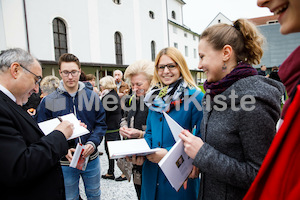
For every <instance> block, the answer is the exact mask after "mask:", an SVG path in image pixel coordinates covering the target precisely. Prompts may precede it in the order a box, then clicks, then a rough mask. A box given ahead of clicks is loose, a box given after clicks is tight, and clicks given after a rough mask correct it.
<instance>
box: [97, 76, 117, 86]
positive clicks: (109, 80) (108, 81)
mask: <svg viewBox="0 0 300 200" xmlns="http://www.w3.org/2000/svg"><path fill="white" fill-rule="evenodd" d="M100 85H101V86H102V87H103V88H104V89H115V88H117V85H116V83H115V79H114V78H113V77H112V76H105V77H103V78H101V79H100Z"/></svg>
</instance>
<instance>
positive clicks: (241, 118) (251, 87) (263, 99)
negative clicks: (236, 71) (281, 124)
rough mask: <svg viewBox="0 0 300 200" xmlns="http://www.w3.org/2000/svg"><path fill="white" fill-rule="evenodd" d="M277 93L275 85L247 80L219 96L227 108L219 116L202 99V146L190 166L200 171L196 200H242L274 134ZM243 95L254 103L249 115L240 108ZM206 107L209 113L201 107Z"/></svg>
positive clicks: (279, 91) (280, 87) (279, 88)
mask: <svg viewBox="0 0 300 200" xmlns="http://www.w3.org/2000/svg"><path fill="white" fill-rule="evenodd" d="M232 91H234V92H235V95H237V98H235V101H234V102H233V101H232V99H231V98H229V96H230V95H231V94H232ZM283 92H284V87H283V85H282V84H281V83H280V82H278V81H274V80H272V79H269V78H266V77H262V76H251V77H247V78H243V79H241V80H239V81H237V82H235V83H234V84H233V85H231V86H230V87H229V88H228V89H227V90H225V91H224V92H223V93H221V95H223V96H224V97H225V98H226V99H225V100H224V99H223V100H222V102H223V104H225V105H226V106H227V109H225V110H224V111H218V110H217V109H215V108H216V107H213V106H216V105H215V103H214V102H211V101H208V98H207V96H205V97H204V98H203V103H202V104H203V105H204V109H203V120H202V123H201V134H202V138H203V141H204V145H203V146H202V147H201V148H200V150H199V152H198V153H197V155H196V157H195V159H194V163H193V164H194V165H195V166H196V167H198V168H199V169H200V171H201V186H200V193H199V198H198V199H201V200H203V199H204V200H206V199H214V200H221V199H222V200H223V199H228V200H238V199H242V198H243V197H244V195H245V194H246V192H247V190H248V189H249V187H250V185H251V183H252V182H253V180H254V178H255V176H256V174H257V172H258V170H259V168H260V166H261V164H262V161H263V159H264V157H265V155H266V153H267V151H268V149H269V146H270V144H271V142H272V140H273V137H274V135H275V133H276V123H277V121H278V119H279V116H280V110H281V107H280V98H281V96H282V94H283ZM245 95H251V96H253V97H254V98H255V101H256V102H255V104H251V107H252V106H254V107H253V108H254V109H253V110H252V111H245V110H244V109H242V107H241V105H242V104H241V99H242V98H243V97H244V96H245ZM232 96H233V95H232ZM247 101H249V99H248V100H247ZM208 103H211V108H213V109H209V108H207V107H205V106H207V105H208ZM233 103H234V104H233ZM244 105H245V104H244ZM248 105H249V104H248ZM222 107H223V108H224V106H222ZM246 107H247V108H249V106H246Z"/></svg>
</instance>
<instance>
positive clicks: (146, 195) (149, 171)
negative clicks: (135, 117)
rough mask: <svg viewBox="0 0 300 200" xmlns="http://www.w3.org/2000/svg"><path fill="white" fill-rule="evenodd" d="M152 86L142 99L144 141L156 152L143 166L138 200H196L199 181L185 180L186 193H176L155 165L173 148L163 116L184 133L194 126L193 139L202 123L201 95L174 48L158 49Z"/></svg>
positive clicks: (169, 132)
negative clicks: (144, 128)
mask: <svg viewBox="0 0 300 200" xmlns="http://www.w3.org/2000/svg"><path fill="white" fill-rule="evenodd" d="M155 67H156V68H155V71H154V78H153V84H154V85H155V87H153V88H152V90H151V91H149V92H148V93H147V95H146V97H145V99H144V101H145V104H146V105H147V106H148V107H149V114H148V117H147V129H146V134H145V136H144V137H145V139H146V141H147V142H148V144H149V146H150V147H151V148H161V150H160V151H158V152H156V153H154V154H151V155H148V156H147V159H146V160H145V162H144V165H143V174H142V176H143V180H142V197H141V199H142V200H154V199H156V200H160V199H172V200H176V199H189V200H193V199H197V196H198V189H199V177H197V178H195V179H188V182H187V189H184V188H183V187H182V188H181V189H180V190H179V191H178V192H177V191H176V190H175V189H174V188H173V187H172V186H171V185H170V183H169V181H168V179H167V178H166V177H165V175H164V173H163V172H162V171H161V169H160V168H159V166H158V162H159V161H160V160H161V159H162V158H163V157H164V156H165V155H166V154H167V153H168V151H169V150H170V149H171V148H172V146H173V145H174V144H175V139H174V137H173V135H172V133H171V130H170V128H169V126H168V124H167V121H166V119H165V118H164V116H163V113H162V112H163V111H165V112H167V113H168V114H169V115H170V117H172V118H173V119H174V120H175V121H176V122H178V123H179V124H180V125H181V126H182V127H183V128H184V129H187V130H190V131H191V130H192V129H193V127H194V126H195V125H196V127H197V134H196V135H197V136H200V132H199V128H200V122H201V119H202V108H201V104H200V102H201V99H202V97H203V93H202V92H201V91H200V90H199V89H197V86H196V85H195V83H194V80H193V78H192V76H191V73H190V71H189V69H188V67H187V64H186V62H185V60H184V57H183V56H182V54H181V53H180V51H179V50H178V49H176V48H172V47H169V48H165V49H162V50H161V51H160V52H159V54H158V55H157V57H156V60H155Z"/></svg>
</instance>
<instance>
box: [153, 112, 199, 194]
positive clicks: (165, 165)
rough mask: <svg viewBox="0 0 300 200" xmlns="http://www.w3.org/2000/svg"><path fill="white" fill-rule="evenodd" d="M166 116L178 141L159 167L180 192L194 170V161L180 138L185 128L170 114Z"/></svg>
mask: <svg viewBox="0 0 300 200" xmlns="http://www.w3.org/2000/svg"><path fill="white" fill-rule="evenodd" d="M164 115H165V118H166V120H167V123H168V125H169V127H170V129H171V131H172V134H173V136H174V135H177V138H178V140H177V142H176V143H175V144H174V146H173V147H172V148H171V149H170V151H169V152H168V153H167V154H166V155H165V156H164V157H163V159H161V160H160V162H159V163H158V165H159V167H160V168H161V170H162V171H163V172H164V174H165V176H166V177H167V179H168V180H169V182H170V184H171V185H172V187H173V188H174V189H175V190H176V191H178V190H179V189H180V187H181V186H182V184H183V183H184V181H185V180H186V179H187V178H188V176H189V174H190V173H191V171H192V169H193V164H192V163H193V159H192V158H190V157H189V156H188V155H187V154H186V153H185V152H184V145H183V141H182V140H181V139H180V138H179V137H178V135H179V133H180V132H181V130H183V128H182V127H181V126H180V125H179V124H178V123H177V122H176V121H174V120H173V119H172V118H171V117H170V116H169V115H168V114H166V113H164ZM178 131H179V132H178ZM174 138H175V137H174Z"/></svg>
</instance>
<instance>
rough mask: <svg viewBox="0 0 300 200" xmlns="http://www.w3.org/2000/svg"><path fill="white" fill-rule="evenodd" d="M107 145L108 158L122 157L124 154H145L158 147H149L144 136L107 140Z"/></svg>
mask: <svg viewBox="0 0 300 200" xmlns="http://www.w3.org/2000/svg"><path fill="white" fill-rule="evenodd" d="M107 147H108V152H109V156H110V159H116V158H124V157H126V156H128V157H130V156H133V155H136V156H145V155H148V154H152V153H154V152H156V151H158V150H159V148H156V149H150V147H149V145H148V143H147V142H146V140H145V139H144V138H142V139H130V140H117V141H108V142H107Z"/></svg>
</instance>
